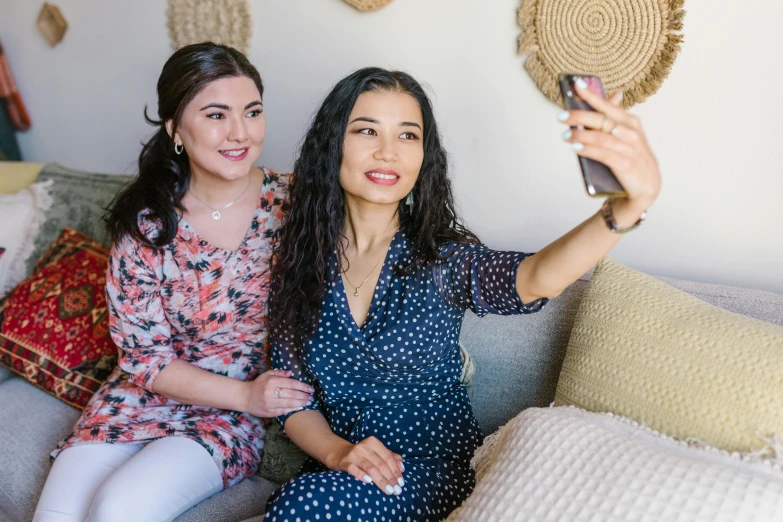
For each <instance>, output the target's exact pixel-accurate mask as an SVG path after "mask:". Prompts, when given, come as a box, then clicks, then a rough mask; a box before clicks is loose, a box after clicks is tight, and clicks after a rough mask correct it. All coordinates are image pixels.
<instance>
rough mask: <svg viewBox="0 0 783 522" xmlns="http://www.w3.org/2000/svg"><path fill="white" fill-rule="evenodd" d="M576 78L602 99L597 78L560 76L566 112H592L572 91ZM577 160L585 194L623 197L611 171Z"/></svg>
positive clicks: (587, 159) (602, 166) (595, 162)
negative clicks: (585, 83) (580, 79)
mask: <svg viewBox="0 0 783 522" xmlns="http://www.w3.org/2000/svg"><path fill="white" fill-rule="evenodd" d="M577 78H582V79H583V80H584V81H585V82H587V86H588V88H589V89H590V90H591V91H593V92H594V93H596V94H598V95H599V96H601V97H604V96H605V95H604V89H603V85H602V84H601V79H600V78H598V77H597V76H591V75H586V74H561V75H560V91H561V92H562V94H563V99H564V100H565V102H566V107H567V108H568V110H584V111H592V110H595V109H593V108H592V107H591V106H590V105H589V104H588V103H587V102H585V101H584V100H582V99H581V98H580V97H579V96H577V94H576V90H574V82H575V81H576V80H577ZM577 157H578V158H579V165H580V166H581V167H582V177H583V178H584V181H585V188H586V189H587V193H588V194H589V195H591V196H593V197H622V196H625V195H626V193H625V189H623V186H622V185H621V184H620V182H619V181H617V178H616V177H615V176H614V174H613V173H612V171H611V169H610V168H609V167H607V166H606V165H604V164H603V163H600V162H598V161H595V160H593V159H589V158H584V157H582V156H577Z"/></svg>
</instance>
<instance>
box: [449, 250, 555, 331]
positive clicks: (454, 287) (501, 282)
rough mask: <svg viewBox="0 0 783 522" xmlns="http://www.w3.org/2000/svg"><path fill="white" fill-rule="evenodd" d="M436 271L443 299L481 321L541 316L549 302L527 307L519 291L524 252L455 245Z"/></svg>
mask: <svg viewBox="0 0 783 522" xmlns="http://www.w3.org/2000/svg"><path fill="white" fill-rule="evenodd" d="M441 255H442V257H443V260H442V261H441V262H439V263H437V264H436V265H435V267H434V271H435V274H434V276H435V280H436V281H437V282H438V284H439V286H440V290H441V292H442V294H443V297H444V298H445V299H446V301H448V302H449V303H451V304H452V305H454V306H457V307H459V308H463V309H470V310H472V311H473V312H474V313H475V314H476V315H478V316H479V317H483V316H485V315H487V314H497V315H513V314H530V313H534V312H538V311H539V310H541V309H542V308H543V307H544V306H546V304H547V303H548V302H549V299H547V298H541V299H537V300H535V301H533V302H532V303H527V304H526V303H523V302H522V299H520V297H519V293H518V292H517V287H516V277H517V269H518V268H519V265H520V264H521V263H522V261H524V260H525V258H527V257H529V256H531V255H533V254H526V253H523V252H501V251H497V250H491V249H489V248H487V247H486V246H485V245H482V244H472V243H451V244H449V245H447V246H446V247H444V248H443V250H442V251H441Z"/></svg>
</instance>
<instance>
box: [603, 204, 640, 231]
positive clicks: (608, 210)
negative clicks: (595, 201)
mask: <svg viewBox="0 0 783 522" xmlns="http://www.w3.org/2000/svg"><path fill="white" fill-rule="evenodd" d="M601 215H602V216H603V218H604V221H605V222H606V226H607V227H609V230H611V231H612V232H614V233H616V234H625V233H626V232H630V231H631V230H633V229H635V228H636V227H638V226H639V225H641V224H642V222H643V221H644V220H645V218H646V217H647V211H646V210H645V211H644V212H642V215H641V216H639V221H637V222H636V223H634V224H633V225H631V226H630V227H621V226H620V225H618V224H617V222H616V221H615V220H614V212H612V198H608V199H607V200H606V201H604V204H603V206H602V207H601Z"/></svg>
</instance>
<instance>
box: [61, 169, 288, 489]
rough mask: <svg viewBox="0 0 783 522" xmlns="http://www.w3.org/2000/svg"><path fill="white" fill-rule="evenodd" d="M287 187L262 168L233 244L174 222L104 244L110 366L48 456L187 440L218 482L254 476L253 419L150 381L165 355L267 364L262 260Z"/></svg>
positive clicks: (250, 366) (228, 364)
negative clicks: (164, 238) (160, 238)
mask: <svg viewBox="0 0 783 522" xmlns="http://www.w3.org/2000/svg"><path fill="white" fill-rule="evenodd" d="M287 187H288V177H287V176H286V175H280V174H277V173H275V172H273V171H270V170H268V169H264V183H263V187H262V189H261V195H260V197H259V202H258V207H257V208H256V212H255V214H254V217H253V220H252V223H251V225H250V227H249V229H248V232H247V235H246V236H245V239H244V241H243V243H242V244H241V246H240V247H239V249H237V250H236V251H229V250H224V249H221V248H217V247H214V246H212V245H210V244H209V243H208V242H207V241H206V240H204V239H203V238H201V237H200V236H199V235H198V233H197V232H196V231H195V230H194V229H193V228H192V227H191V226H190V225H189V224H188V223H187V221H185V220H184V219H181V220H180V223H179V230H178V232H177V235H176V237H175V239H174V240H173V241H172V242H171V243H170V244H168V245H166V246H164V247H161V248H150V247H148V246H146V245H144V244H143V243H141V242H139V241H136V240H134V239H132V238H130V237H126V238H124V239H123V240H121V241H120V242H118V243H117V244H116V245H115V246H114V247H113V248H112V252H111V257H110V260H109V268H108V271H107V277H106V291H107V300H108V304H109V313H110V320H109V324H110V333H111V337H112V339H113V340H114V343H115V344H116V345H117V346H118V347H119V365H118V367H117V369H115V371H114V372H113V373H112V374H111V376H110V377H109V378H108V379H107V381H106V382H105V383H104V385H103V386H102V387H101V389H100V390H99V391H98V392H97V393H96V394H95V395H94V396H93V398H92V400H91V401H90V402H89V404H88V405H87V407H86V409H85V410H84V413H83V414H82V417H81V418H80V419H79V421H78V422H77V424H76V426H75V428H74V431H73V432H72V433H71V434H70V435H68V437H66V439H65V440H64V441H63V442H61V443H60V445H59V446H58V448H57V449H56V450H55V451H54V452H53V453H52V459H54V458H56V456H57V455H58V454H59V453H60V452H61V451H62V450H64V449H66V448H68V447H71V446H74V445H77V444H90V443H99V442H109V443H122V442H129V443H139V442H141V443H144V442H151V441H153V440H155V439H158V438H161V437H188V438H191V439H193V440H195V441H196V442H198V443H199V444H201V445H202V446H203V447H204V448H205V449H206V450H207V451H208V452H209V454H210V455H211V456H212V458H213V459H214V460H215V464H216V465H217V466H218V468H219V469H220V471H221V473H222V475H223V485H224V487H229V486H231V485H234V484H236V483H238V482H240V481H241V480H242V479H244V478H246V477H248V476H250V475H252V474H253V473H255V471H256V468H257V467H258V464H259V461H260V455H261V450H262V448H263V441H264V427H263V423H262V421H261V419H258V418H256V417H254V416H252V415H249V414H247V413H241V412H236V411H226V410H220V409H216V408H209V407H201V406H192V405H186V404H181V403H179V402H176V401H174V400H171V399H167V398H166V397H163V396H162V395H159V394H156V393H154V392H153V391H152V387H153V384H154V382H155V379H156V378H157V376H158V375H159V374H160V372H161V370H163V369H164V368H165V367H166V366H167V365H168V364H169V363H171V362H172V361H174V360H182V361H185V362H187V363H190V364H192V365H194V366H196V367H198V368H201V369H203V370H207V371H210V372H213V373H216V374H219V375H224V376H227V377H231V378H233V379H239V380H243V381H244V380H252V379H255V378H256V377H257V376H258V375H260V374H261V373H263V372H264V371H266V370H267V369H269V349H268V338H267V332H266V328H265V324H264V323H265V314H266V308H265V306H266V301H267V297H268V294H269V262H270V258H271V254H272V241H273V236H274V234H275V232H276V230H277V228H278V227H279V225H280V221H281V220H282V218H283V215H284V213H285V210H286V205H287V192H288V191H287ZM140 220H141V221H140V222H141V223H142V224H143V231H144V232H145V234H146V235H147V237H150V238H151V237H154V236H155V234H157V233H158V231H159V227H158V225H156V224H155V223H153V222H151V221H150V220H145V219H144V216H141V217H140Z"/></svg>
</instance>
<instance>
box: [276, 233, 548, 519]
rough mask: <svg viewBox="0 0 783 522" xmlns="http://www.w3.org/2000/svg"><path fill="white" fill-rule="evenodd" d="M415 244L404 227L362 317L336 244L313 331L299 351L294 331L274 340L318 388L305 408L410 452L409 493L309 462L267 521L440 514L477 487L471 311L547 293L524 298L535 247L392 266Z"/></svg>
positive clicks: (285, 361) (286, 363)
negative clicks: (463, 343)
mask: <svg viewBox="0 0 783 522" xmlns="http://www.w3.org/2000/svg"><path fill="white" fill-rule="evenodd" d="M411 246H412V244H411V243H410V241H409V240H408V239H407V238H406V237H405V234H404V233H403V232H401V231H399V232H397V234H396V235H395V237H394V239H393V240H392V243H391V246H390V247H389V252H388V254H387V256H386V259H385V261H384V264H383V267H382V268H381V275H380V278H379V280H378V284H377V287H376V289H375V295H374V296H373V299H372V303H371V305H370V311H369V313H368V316H367V319H366V321H365V323H364V325H363V326H362V327H361V328H360V327H358V326H357V324H356V322H355V321H354V319H353V316H352V315H351V311H350V308H349V307H348V301H347V300H346V294H345V288H344V286H343V281H342V277H340V276H339V275H340V272H339V268H338V263H337V255H336V254H335V255H334V256H333V257H332V260H331V264H330V271H331V273H330V276H331V277H330V281H332V282H331V283H330V286H329V288H328V289H327V293H326V297H325V299H324V303H323V308H322V313H321V319H320V323H319V324H318V328H317V329H316V333H315V335H314V336H313V337H312V338H311V339H309V340H308V341H307V342H306V343H305V345H304V346H303V348H302V350H301V354H300V353H298V351H297V350H294V349H293V348H292V347H291V346H289V345H287V344H286V341H287V340H288V339H290V338H286V337H283V338H282V339H279V340H278V341H276V342H275V343H274V344H273V346H272V362H273V367H274V368H282V369H290V370H292V371H293V372H294V377H296V378H298V379H300V380H301V381H303V382H306V383H308V384H310V385H311V386H313V387H314V388H315V389H316V394H315V397H316V399H317V400H314V401H313V404H312V405H311V406H309V407H307V408H306V409H313V410H318V411H320V412H321V413H322V414H323V415H324V417H325V418H326V419H327V421H328V422H329V425H330V426H331V428H332V430H333V431H334V433H335V434H337V435H339V436H340V437H343V438H344V439H347V440H348V441H350V442H352V443H358V442H360V441H362V440H364V439H366V438H367V437H369V436H375V437H376V438H378V439H379V440H380V441H381V442H382V443H383V444H384V445H385V446H386V447H387V448H388V449H389V450H391V451H393V452H395V453H398V454H399V455H401V456H402V457H403V458H404V461H403V464H404V466H405V471H404V472H403V479H404V480H405V486H404V487H403V488H402V494H400V495H399V496H397V495H386V494H385V493H383V492H382V491H381V490H380V489H378V487H377V486H376V485H375V484H365V483H363V482H361V481H359V480H357V479H356V478H354V477H353V476H351V475H349V474H348V473H344V472H335V471H329V470H327V469H326V468H325V467H323V466H322V465H320V464H319V463H315V462H311V463H310V464H308V465H305V467H304V469H303V470H302V471H301V472H300V475H299V476H298V477H297V478H295V479H293V480H292V481H290V482H288V483H287V484H285V485H283V486H282V487H281V488H279V489H278V490H277V491H276V492H275V494H274V495H273V496H272V497H271V498H270V499H269V502H268V504H267V514H266V518H265V520H266V521H269V522H306V521H324V520H334V521H345V520H349V521H353V522H359V521H362V522H382V521H420V520H421V521H439V520H443V519H445V518H446V517H447V516H448V515H449V513H451V511H452V510H454V509H455V508H456V507H458V506H459V505H460V504H461V503H462V501H463V500H465V498H467V496H468V495H469V494H470V492H471V491H472V489H473V485H474V474H473V471H472V470H471V468H470V459H471V457H472V456H473V453H474V451H475V450H476V448H477V447H478V446H479V445H480V444H481V442H482V435H481V431H480V430H479V426H478V423H477V422H476V418H475V417H474V415H473V410H472V409H471V406H470V401H469V399H468V396H467V393H466V391H465V387H464V386H463V385H462V384H461V383H460V372H461V359H460V355H459V334H460V329H461V327H462V319H463V316H464V314H465V310H466V309H468V308H469V309H471V310H473V311H474V312H475V313H476V314H477V315H479V316H483V315H486V314H488V313H494V314H504V315H508V314H520V313H532V312H536V311H538V310H540V309H541V308H542V307H543V306H544V305H545V304H546V302H547V300H546V299H540V300H538V301H535V302H533V303H530V304H527V305H526V304H523V303H522V301H521V300H520V299H519V295H518V294H517V292H516V287H515V280H516V272H517V267H518V266H519V264H520V263H521V262H522V260H524V259H525V257H527V256H528V255H529V254H523V253H518V252H497V251H493V250H490V249H488V248H487V247H485V246H484V245H480V244H462V243H460V244H451V245H448V246H446V247H445V248H444V250H443V255H444V261H443V262H441V263H438V264H436V265H435V266H433V267H430V268H426V269H421V270H419V271H418V272H417V273H415V274H413V275H411V276H398V275H396V274H395V270H394V268H395V266H399V265H404V264H407V262H408V260H409V256H410V253H411ZM300 357H301V358H300ZM290 415H293V413H292V414H289V415H286V416H282V417H279V418H278V419H279V421H280V422H281V424H283V425H284V424H285V421H286V419H287V418H288V417H289V416H290Z"/></svg>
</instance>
